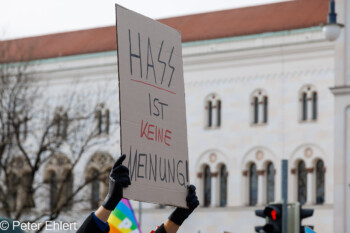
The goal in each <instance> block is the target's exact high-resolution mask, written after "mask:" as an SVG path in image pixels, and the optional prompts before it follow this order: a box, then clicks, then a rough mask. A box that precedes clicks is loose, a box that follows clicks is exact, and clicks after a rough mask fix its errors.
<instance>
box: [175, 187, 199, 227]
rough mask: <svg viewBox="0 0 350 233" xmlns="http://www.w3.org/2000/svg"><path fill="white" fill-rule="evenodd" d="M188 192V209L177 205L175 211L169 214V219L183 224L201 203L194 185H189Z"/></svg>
mask: <svg viewBox="0 0 350 233" xmlns="http://www.w3.org/2000/svg"><path fill="white" fill-rule="evenodd" d="M187 189H188V194H187V197H186V202H187V206H188V209H184V208H179V207H177V208H176V209H175V210H174V212H173V213H172V214H171V215H170V216H169V220H170V221H172V222H174V223H175V224H177V225H179V226H180V225H181V224H182V223H183V222H184V221H185V220H186V218H188V216H190V214H191V213H192V212H193V211H194V209H195V208H197V206H198V205H199V201H198V197H197V195H196V187H195V186H194V185H190V186H187Z"/></svg>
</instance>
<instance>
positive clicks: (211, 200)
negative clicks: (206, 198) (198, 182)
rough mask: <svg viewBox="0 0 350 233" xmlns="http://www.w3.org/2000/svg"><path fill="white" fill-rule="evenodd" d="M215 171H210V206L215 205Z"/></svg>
mask: <svg viewBox="0 0 350 233" xmlns="http://www.w3.org/2000/svg"><path fill="white" fill-rule="evenodd" d="M216 190H217V173H211V199H210V206H211V207H215V206H216Z"/></svg>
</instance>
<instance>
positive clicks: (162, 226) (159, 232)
mask: <svg viewBox="0 0 350 233" xmlns="http://www.w3.org/2000/svg"><path fill="white" fill-rule="evenodd" d="M154 233H167V232H166V230H165V228H164V224H162V225H161V226H160V227H158V229H157V230H156V231H155V232H154Z"/></svg>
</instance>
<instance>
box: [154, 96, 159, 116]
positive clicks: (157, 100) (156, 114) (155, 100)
mask: <svg viewBox="0 0 350 233" xmlns="http://www.w3.org/2000/svg"><path fill="white" fill-rule="evenodd" d="M156 102H157V103H159V99H158V98H154V100H153V105H154V107H155V108H156V109H157V113H153V115H155V116H159V109H158V107H157V105H156Z"/></svg>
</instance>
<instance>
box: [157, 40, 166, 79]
mask: <svg viewBox="0 0 350 233" xmlns="http://www.w3.org/2000/svg"><path fill="white" fill-rule="evenodd" d="M163 43H164V40H163V41H162V44H161V45H160V49H159V53H158V62H159V63H162V64H163V74H162V81H161V82H160V84H163V79H164V74H165V68H166V63H165V62H164V61H162V60H160V54H161V53H162V49H163Z"/></svg>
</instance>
